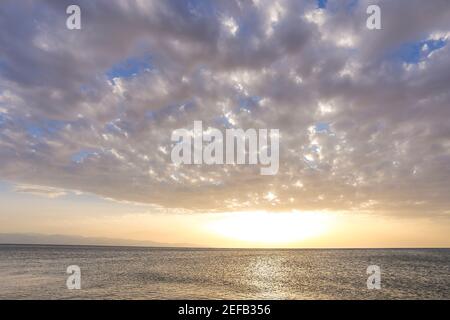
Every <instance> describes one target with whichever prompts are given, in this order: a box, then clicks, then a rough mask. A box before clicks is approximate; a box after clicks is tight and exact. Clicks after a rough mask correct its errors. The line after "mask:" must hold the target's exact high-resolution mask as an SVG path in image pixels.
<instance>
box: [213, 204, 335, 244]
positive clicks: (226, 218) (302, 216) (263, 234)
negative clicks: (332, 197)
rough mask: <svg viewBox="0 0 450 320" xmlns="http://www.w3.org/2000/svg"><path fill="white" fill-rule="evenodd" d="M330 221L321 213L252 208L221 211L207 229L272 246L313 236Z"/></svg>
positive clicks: (325, 227) (229, 237)
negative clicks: (244, 210) (224, 212)
mask: <svg viewBox="0 0 450 320" xmlns="http://www.w3.org/2000/svg"><path fill="white" fill-rule="evenodd" d="M331 222H332V219H331V218H330V216H329V215H327V214H326V213H323V212H300V211H292V212H267V211H252V212H238V213H226V214H222V215H221V216H220V217H218V218H217V219H216V220H214V221H212V222H210V223H209V224H208V226H207V228H208V229H209V230H210V231H211V232H213V233H215V234H217V235H220V236H223V237H226V238H228V239H232V240H238V241H243V242H251V243H260V244H268V245H276V244H289V243H293V242H298V241H301V240H304V239H308V238H312V237H317V236H319V235H321V234H323V233H325V232H326V231H327V229H328V228H329V226H330V224H331Z"/></svg>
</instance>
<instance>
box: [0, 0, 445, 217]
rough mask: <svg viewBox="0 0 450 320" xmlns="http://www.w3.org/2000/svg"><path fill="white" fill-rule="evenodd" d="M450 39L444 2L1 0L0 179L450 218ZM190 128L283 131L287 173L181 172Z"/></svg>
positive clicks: (248, 206)
mask: <svg viewBox="0 0 450 320" xmlns="http://www.w3.org/2000/svg"><path fill="white" fill-rule="evenodd" d="M73 3H76V4H78V5H79V6H80V7H81V9H82V30H76V31H70V30H67V29H66V28H65V20H66V17H67V16H66V14H65V9H66V7H67V6H68V5H70V4H73ZM374 3H378V4H379V5H380V7H381V9H382V28H383V29H382V30H376V31H371V30H368V29H367V28H365V21H366V18H367V14H366V8H367V6H368V5H369V4H374ZM449 41H450V4H449V2H448V0H433V1H421V0H420V1H419V0H397V1H365V0H360V1H354V0H348V1H345V0H344V1H331V0H330V1H326V2H324V1H320V4H319V3H317V2H315V1H306V0H305V1H299V0H295V1H294V0H292V1H289V0H286V1H282V0H280V1H264V0H258V1H256V0H255V1H231V0H226V1H210V2H209V1H208V2H206V1H111V0H108V1H103V0H99V1H95V2H93V1H72V0H71V1H50V0H49V1H43V0H42V1H31V0H24V1H20V2H18V1H12V0H4V1H1V4H0V178H2V179H5V180H9V181H13V182H16V183H18V184H25V185H39V186H47V187H46V188H43V187H39V188H38V189H39V190H37V189H36V190H35V187H33V188H32V190H29V187H28V188H26V187H23V186H22V187H19V188H18V191H22V192H38V193H41V194H42V193H43V192H44V193H46V194H54V191H55V190H61V189H70V190H80V191H83V192H90V193H94V194H97V195H99V196H102V197H107V198H113V199H116V200H123V201H132V202H141V203H149V204H154V205H157V206H160V207H166V208H178V209H179V210H188V211H189V210H198V211H233V210H239V211H241V210H254V209H270V210H274V211H278V210H290V209H298V210H343V211H349V210H354V211H369V212H374V213H379V214H396V215H420V214H434V215H436V214H438V215H445V214H448V213H449V211H448V210H449V207H450V198H449V197H448V190H449V189H450V188H449V187H450V185H449V181H450V151H449V150H450V122H449V121H448V119H449V117H450V107H449V106H450V92H449V89H448V88H449V83H450V72H449V70H450V54H449V53H450V52H449V51H450V46H449V45H448V42H449ZM194 120H202V121H203V124H204V126H205V127H207V126H211V127H218V128H223V129H225V128H229V127H237V128H278V129H280V168H279V172H278V174H277V175H275V176H261V175H259V167H258V166H193V165H191V166H189V165H186V166H175V165H173V164H172V162H171V161H170V150H171V148H172V145H171V142H170V136H171V132H172V131H173V130H174V129H177V128H190V126H192V123H193V121H194ZM43 190H44V191H43ZM58 192H64V191H58Z"/></svg>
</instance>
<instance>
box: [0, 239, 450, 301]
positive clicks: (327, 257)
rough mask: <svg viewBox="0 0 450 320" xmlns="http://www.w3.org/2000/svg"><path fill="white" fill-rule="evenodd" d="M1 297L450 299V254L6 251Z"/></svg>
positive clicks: (0, 268) (1, 251) (0, 264)
mask: <svg viewBox="0 0 450 320" xmlns="http://www.w3.org/2000/svg"><path fill="white" fill-rule="evenodd" d="M69 266H77V267H78V268H79V270H80V274H79V276H80V277H79V279H80V289H74V288H73V287H72V289H69V288H68V286H67V279H68V278H69V277H71V276H73V274H68V273H67V269H68V267H69ZM369 266H377V267H379V270H380V274H379V284H380V287H379V289H377V288H374V287H373V285H372V286H369V287H370V288H369V287H368V284H367V282H368V281H367V280H368V278H369V277H370V276H371V275H373V274H368V273H367V269H368V267H369ZM371 268H372V269H369V271H370V270H373V267H371ZM72 270H73V269H72ZM370 283H371V284H373V282H372V280H371V281H370ZM0 299H288V300H292V299H295V300H297V299H307V300H309V299H321V300H322V299H327V300H328V299H332V300H335V299H337V300H341V299H357V300H360V299H445V300H448V299H450V249H267V250H266V249H190V248H143V247H99V246H56V245H0Z"/></svg>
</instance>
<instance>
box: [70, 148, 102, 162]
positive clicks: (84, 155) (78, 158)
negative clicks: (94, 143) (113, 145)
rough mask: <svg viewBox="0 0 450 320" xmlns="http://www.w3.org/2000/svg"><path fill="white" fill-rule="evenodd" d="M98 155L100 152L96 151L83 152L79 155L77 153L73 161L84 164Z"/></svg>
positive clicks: (73, 156)
mask: <svg viewBox="0 0 450 320" xmlns="http://www.w3.org/2000/svg"><path fill="white" fill-rule="evenodd" d="M96 155H98V152H96V151H94V150H81V151H79V152H77V153H75V154H74V155H72V157H71V159H72V161H73V162H75V163H78V164H80V163H83V162H84V160H86V159H87V158H89V157H92V156H96Z"/></svg>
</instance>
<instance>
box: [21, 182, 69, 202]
mask: <svg viewBox="0 0 450 320" xmlns="http://www.w3.org/2000/svg"><path fill="white" fill-rule="evenodd" d="M14 191H15V192H19V193H28V194H32V195H35V196H41V197H47V198H51V199H54V198H59V197H62V196H65V195H66V194H67V192H66V191H65V190H62V189H58V188H52V187H44V186H33V185H16V186H15V187H14Z"/></svg>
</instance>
